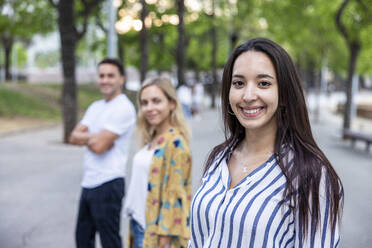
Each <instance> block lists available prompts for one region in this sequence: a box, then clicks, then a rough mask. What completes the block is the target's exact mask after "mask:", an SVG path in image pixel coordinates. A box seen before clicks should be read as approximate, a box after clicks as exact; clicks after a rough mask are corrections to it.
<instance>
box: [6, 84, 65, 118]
mask: <svg viewBox="0 0 372 248" xmlns="http://www.w3.org/2000/svg"><path fill="white" fill-rule="evenodd" d="M0 116H1V117H18V116H21V117H30V118H40V119H51V120H58V119H59V118H60V109H59V108H58V106H55V105H52V104H48V103H47V102H45V101H44V100H43V99H41V98H39V97H32V96H30V95H27V94H25V93H23V92H18V91H15V90H12V89H6V88H4V87H0Z"/></svg>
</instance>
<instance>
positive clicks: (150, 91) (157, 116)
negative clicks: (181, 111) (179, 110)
mask: <svg viewBox="0 0 372 248" xmlns="http://www.w3.org/2000/svg"><path fill="white" fill-rule="evenodd" d="M140 105H141V106H140V108H141V111H142V113H143V115H144V117H145V119H146V120H147V122H148V123H149V124H150V125H151V126H152V127H155V128H158V127H160V126H162V125H164V124H165V123H169V120H170V114H171V110H173V109H174V108H175V103H174V102H173V101H169V100H168V98H167V97H166V95H165V94H164V92H163V91H162V90H161V89H160V88H159V87H158V86H156V85H150V86H148V87H146V88H145V89H143V90H142V93H141V96H140Z"/></svg>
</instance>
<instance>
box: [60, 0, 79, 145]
mask: <svg viewBox="0 0 372 248" xmlns="http://www.w3.org/2000/svg"><path fill="white" fill-rule="evenodd" d="M58 13H59V16H58V27H59V32H60V39H61V52H62V54H61V57H62V69H63V90H62V112H63V124H64V134H63V141H64V142H65V143H68V139H69V137H70V134H71V132H72V130H73V129H74V127H75V125H76V123H77V99H76V77H75V64H76V61H75V51H76V44H77V42H78V38H77V35H76V30H75V28H74V24H75V20H74V1H73V0H63V1H60V2H59V4H58Z"/></svg>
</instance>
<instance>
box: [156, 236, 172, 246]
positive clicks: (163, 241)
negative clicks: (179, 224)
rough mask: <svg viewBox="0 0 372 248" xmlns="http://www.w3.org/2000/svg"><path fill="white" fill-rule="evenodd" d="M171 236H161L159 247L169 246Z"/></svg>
mask: <svg viewBox="0 0 372 248" xmlns="http://www.w3.org/2000/svg"><path fill="white" fill-rule="evenodd" d="M170 239H171V237H169V236H160V237H159V248H168V247H169V242H170Z"/></svg>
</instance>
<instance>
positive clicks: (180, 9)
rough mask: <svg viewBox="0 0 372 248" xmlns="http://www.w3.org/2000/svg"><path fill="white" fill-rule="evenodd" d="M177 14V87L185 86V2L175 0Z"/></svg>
mask: <svg viewBox="0 0 372 248" xmlns="http://www.w3.org/2000/svg"><path fill="white" fill-rule="evenodd" d="M176 2H177V14H178V19H179V23H178V43H177V78H178V85H179V86H180V85H183V84H185V23H184V15H185V1H184V0H176Z"/></svg>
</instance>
